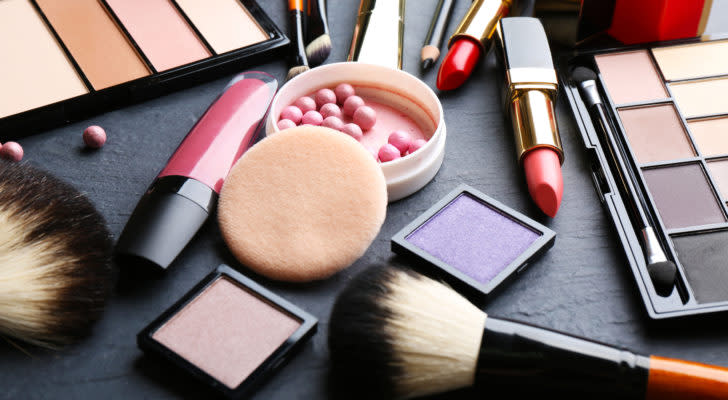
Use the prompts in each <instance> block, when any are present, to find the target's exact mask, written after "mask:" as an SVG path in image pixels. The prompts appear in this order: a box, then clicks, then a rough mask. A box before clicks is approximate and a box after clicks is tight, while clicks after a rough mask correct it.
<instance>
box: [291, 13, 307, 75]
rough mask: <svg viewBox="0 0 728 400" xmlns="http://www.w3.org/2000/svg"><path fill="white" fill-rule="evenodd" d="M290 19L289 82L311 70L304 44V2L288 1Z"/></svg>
mask: <svg viewBox="0 0 728 400" xmlns="http://www.w3.org/2000/svg"><path fill="white" fill-rule="evenodd" d="M288 18H289V25H290V28H289V29H290V30H291V32H290V35H291V44H290V50H291V55H290V61H289V63H290V65H291V68H290V69H289V70H288V75H286V80H287V81H288V80H290V79H293V77H295V76H296V75H298V74H301V73H303V72H306V71H308V70H309V69H310V68H309V66H308V58H307V57H306V49H305V46H304V44H303V0H288Z"/></svg>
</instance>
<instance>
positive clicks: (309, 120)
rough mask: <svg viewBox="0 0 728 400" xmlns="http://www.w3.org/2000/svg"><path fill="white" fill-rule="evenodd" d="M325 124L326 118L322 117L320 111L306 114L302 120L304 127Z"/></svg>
mask: <svg viewBox="0 0 728 400" xmlns="http://www.w3.org/2000/svg"><path fill="white" fill-rule="evenodd" d="M322 122H324V117H322V116H321V114H320V113H319V112H318V111H309V112H307V113H306V114H303V118H301V123H302V124H304V125H316V126H318V125H321V123H322Z"/></svg>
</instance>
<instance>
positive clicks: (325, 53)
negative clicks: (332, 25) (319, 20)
mask: <svg viewBox="0 0 728 400" xmlns="http://www.w3.org/2000/svg"><path fill="white" fill-rule="evenodd" d="M329 54H331V37H329V35H326V34H323V35H321V36H319V37H317V38H316V39H314V40H313V41H311V43H309V44H308V46H306V58H308V62H309V64H311V65H313V66H317V65H321V64H323V63H324V61H326V59H327V58H329Z"/></svg>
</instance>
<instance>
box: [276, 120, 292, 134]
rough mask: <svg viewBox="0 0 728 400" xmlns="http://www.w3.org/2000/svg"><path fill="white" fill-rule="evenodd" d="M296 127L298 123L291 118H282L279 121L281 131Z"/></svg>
mask: <svg viewBox="0 0 728 400" xmlns="http://www.w3.org/2000/svg"><path fill="white" fill-rule="evenodd" d="M294 127H296V123H295V122H293V121H291V120H290V119H282V120H280V121H278V130H280V131H282V130H284V129H289V128H294Z"/></svg>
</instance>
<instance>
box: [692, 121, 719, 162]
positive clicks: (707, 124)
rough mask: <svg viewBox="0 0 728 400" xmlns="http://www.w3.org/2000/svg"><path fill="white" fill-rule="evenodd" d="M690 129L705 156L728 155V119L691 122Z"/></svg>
mask: <svg viewBox="0 0 728 400" xmlns="http://www.w3.org/2000/svg"><path fill="white" fill-rule="evenodd" d="M688 128H690V133H691V134H692V136H693V140H694V141H695V143H696V145H697V146H698V150H699V151H700V153H702V154H703V156H708V157H709V156H717V155H721V154H728V118H725V117H724V118H710V119H702V120H691V121H688Z"/></svg>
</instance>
